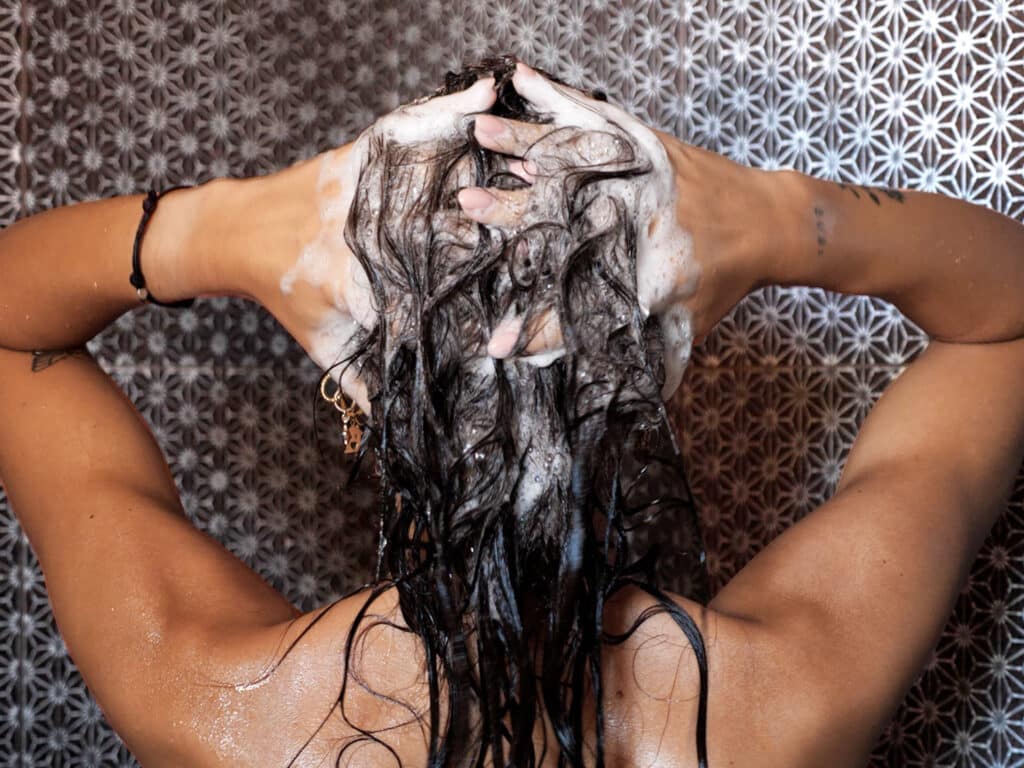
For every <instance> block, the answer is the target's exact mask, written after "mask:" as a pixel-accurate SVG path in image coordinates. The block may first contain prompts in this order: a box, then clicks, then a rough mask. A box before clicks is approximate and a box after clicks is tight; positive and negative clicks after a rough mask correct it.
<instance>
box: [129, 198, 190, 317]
mask: <svg viewBox="0 0 1024 768" xmlns="http://www.w3.org/2000/svg"><path fill="white" fill-rule="evenodd" d="M187 186H188V185H187V184H183V185H181V186H178V187H171V188H170V189H165V190H164V191H163V192H160V193H157V191H156V190H154V189H151V190H149V194H148V195H146V199H145V200H143V201H142V220H141V221H139V228H138V229H137V230H136V232H135V244H134V245H133V246H132V273H131V275H130V276H129V277H128V281H129V282H130V283H131V284H132V286H134V288H135V293H136V294H138V297H139V300H140V301H145V302H148V303H150V304H156V305H158V306H161V307H170V308H171V309H187V308H188V307H191V306H192V305H193V304H194V303H195V299H182V300H181V301H170V302H166V301H160V300H159V299H158V298H156V297H155V296H153V294H151V293H150V292H149V289H148V288H146V278H145V277H143V275H142V261H141V260H140V257H139V254H140V252H141V251H142V236H143V235H144V234H145V233H146V227H147V226H148V225H149V220H150V219H151V218H153V212H154V211H155V210H156V204H157V203H158V202H159V201H160V198H161V197H163V196H164V195H166V194H168V193H169V192H174V191H175V190H177V189H184V188H185V187H187Z"/></svg>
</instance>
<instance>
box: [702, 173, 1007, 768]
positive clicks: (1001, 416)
mask: <svg viewBox="0 0 1024 768" xmlns="http://www.w3.org/2000/svg"><path fill="white" fill-rule="evenodd" d="M775 178H776V179H777V180H778V181H777V187H776V194H777V196H778V199H779V200H782V201H784V203H785V204H784V205H783V206H782V207H781V210H783V211H788V212H789V213H788V215H787V216H784V217H780V218H779V219H777V220H776V222H777V223H778V226H779V228H780V231H781V232H783V233H784V237H783V239H784V241H785V242H788V243H789V246H788V247H786V248H783V249H781V250H780V251H778V252H776V253H774V254H770V255H766V256H765V257H763V258H762V261H761V262H760V263H761V265H762V266H761V267H760V269H761V273H760V277H758V278H757V280H756V281H755V282H757V283H766V282H783V283H795V284H803V285H812V286H821V287H825V288H829V289H833V290H838V291H843V292H847V293H871V294H875V295H879V296H882V297H884V298H887V299H889V300H891V301H893V302H894V303H895V304H896V306H897V307H898V308H899V309H900V310H902V311H903V312H904V313H905V314H906V315H908V316H909V317H911V318H912V319H913V320H915V321H916V322H918V323H919V324H920V325H921V326H922V327H923V328H924V329H925V330H926V331H927V332H928V333H929V334H930V335H931V336H934V337H937V338H943V339H955V340H958V341H966V340H969V341H977V342H991V343H946V342H940V341H933V342H932V343H931V344H930V346H929V348H928V350H927V351H926V352H924V353H923V354H922V355H920V356H919V357H918V358H917V359H916V360H915V361H914V362H913V363H912V364H911V365H910V366H909V367H908V368H907V369H906V370H905V371H904V372H903V373H902V375H900V376H899V378H898V379H897V380H896V381H895V382H894V383H893V384H892V385H891V386H890V387H889V389H888V390H887V391H886V392H885V394H884V395H883V396H882V398H881V400H880V401H879V403H878V404H877V406H876V407H875V408H874V409H873V410H872V411H871V413H870V414H869V416H868V418H867V420H866V422H865V423H864V425H863V427H862V429H861V431H860V434H859V435H858V437H857V440H856V443H855V444H854V447H853V450H852V451H851V453H850V455H849V458H848V460H847V462H846V465H845V467H844V471H843V475H842V479H841V481H840V483H839V487H838V490H837V492H836V494H835V495H834V496H833V498H832V499H831V500H830V501H829V502H828V503H826V504H824V505H823V506H822V507H820V508H819V509H817V510H815V511H814V512H813V513H811V514H810V515H808V516H807V517H805V518H804V519H803V520H801V521H799V522H798V523H797V524H795V525H794V526H793V527H791V528H790V529H789V530H787V531H786V532H784V533H783V534H782V535H780V536H779V537H778V538H776V539H775V540H774V541H772V542H771V543H770V544H769V545H768V546H767V547H766V548H765V549H764V550H763V551H762V552H760V553H759V554H758V555H757V556H756V557H754V558H753V560H751V562H749V563H748V564H747V565H746V566H745V567H744V568H743V569H742V570H741V571H740V572H739V573H738V574H737V575H736V576H735V577H734V578H733V579H732V580H731V581H730V582H729V583H728V584H727V585H726V586H725V587H724V588H723V589H722V590H721V591H720V592H719V593H718V595H716V596H715V599H714V600H713V601H712V604H711V605H712V607H714V608H716V609H717V610H720V611H723V612H725V613H728V614H731V615H736V616H743V617H747V618H749V619H750V620H751V621H754V622H756V623H757V624H759V625H760V626H762V627H763V628H764V629H765V631H766V632H767V633H768V635H769V636H770V637H771V638H772V643H773V647H774V648H776V649H777V654H776V655H775V658H776V659H777V663H776V664H775V665H774V666H773V667H772V668H770V669H769V668H766V669H764V670H763V672H764V679H765V681H766V684H767V685H769V686H771V685H773V684H774V685H777V686H778V688H777V691H778V693H777V695H778V698H779V701H778V705H779V707H782V706H784V705H785V702H787V701H793V700H795V699H802V700H804V701H807V702H811V706H810V707H809V711H812V712H813V711H817V712H819V713H820V715H819V716H818V717H819V719H818V720H817V721H816V722H807V723H805V724H806V728H805V729H804V731H805V734H804V735H803V736H802V737H800V738H799V739H798V741H801V742H802V743H801V745H800V746H801V749H802V753H803V754H805V755H807V754H808V753H811V754H815V755H816V756H817V757H816V758H812V760H811V763H810V764H829V765H836V766H840V765H849V766H859V765H863V764H864V762H865V760H866V759H867V754H868V752H869V751H870V749H871V748H872V746H873V745H874V743H875V740H876V738H877V735H878V733H879V731H880V730H881V729H882V728H883V727H884V725H885V723H886V722H887V720H888V719H889V718H890V717H891V715H892V712H893V711H894V710H895V708H896V707H897V706H898V704H899V702H900V701H901V700H902V698H903V696H904V695H905V693H906V691H907V689H908V688H909V686H910V685H911V684H912V682H913V680H914V679H915V678H916V676H917V675H918V674H919V673H920V670H921V669H922V667H923V665H924V664H925V662H926V661H927V658H928V655H929V653H930V652H931V650H932V649H933V648H934V646H935V643H936V642H937V640H938V638H939V634H940V632H941V630H942V628H943V626H944V625H945V623H946V622H947V621H948V618H949V615H950V612H951V611H952V609H953V606H954V603H955V601H956V597H957V594H958V592H959V590H960V588H961V586H962V584H963V582H964V579H965V578H966V575H967V572H968V570H969V568H970V564H971V562H972V561H973V560H974V557H975V556H976V554H977V551H978V549H979V548H980V546H981V545H982V543H983V541H984V539H985V537H986V536H987V534H988V532H989V530H990V529H991V527H992V525H993V524H994V522H995V521H996V519H997V518H998V517H999V515H1000V514H1001V512H1002V511H1003V509H1004V506H1005V501H1006V499H1007V496H1008V495H1009V493H1010V490H1011V488H1012V483H1013V479H1014V476H1015V473H1016V471H1017V470H1018V469H1019V467H1020V462H1021V458H1022V456H1024V397H1022V395H1021V387H1020V382H1021V381H1022V380H1024V339H1021V338H1020V337H1021V335H1022V333H1024V302H1022V301H1021V299H1020V297H1021V296H1024V227H1022V226H1021V225H1020V224H1018V223H1016V222H1014V221H1012V220H1010V219H1008V218H1007V217H1005V216H1001V215H999V214H997V213H995V212H993V211H990V210H988V209H985V208H982V207H980V206H976V205H972V204H969V203H966V202H962V201H958V200H954V199H950V198H946V197H943V196H940V195H936V194H929V193H920V192H912V191H908V190H885V189H877V188H866V187H860V186H851V185H840V184H836V183H833V182H828V181H822V180H819V179H815V178H812V177H809V176H805V175H802V174H799V173H796V172H781V173H778V174H776V176H775ZM1006 339H1012V340H1009V341H999V340H1006ZM815 759H817V760H818V762H814V760H815Z"/></svg>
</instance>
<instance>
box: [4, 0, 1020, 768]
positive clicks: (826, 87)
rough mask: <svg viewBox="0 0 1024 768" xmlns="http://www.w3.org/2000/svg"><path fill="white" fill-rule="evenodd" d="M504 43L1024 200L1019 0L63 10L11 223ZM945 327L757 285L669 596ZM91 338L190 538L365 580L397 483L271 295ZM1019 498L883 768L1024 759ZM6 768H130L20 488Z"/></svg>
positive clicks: (283, 138) (761, 536) (836, 465)
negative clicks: (355, 461) (72, 651)
mask: <svg viewBox="0 0 1024 768" xmlns="http://www.w3.org/2000/svg"><path fill="white" fill-rule="evenodd" d="M506 50H511V51H514V52H516V53H518V54H519V55H520V56H522V57H523V58H525V59H527V60H529V61H531V62H533V63H535V64H537V65H539V66H542V67H545V68H547V69H550V70H552V71H554V72H556V73H558V74H559V75H561V76H563V77H565V78H566V79H568V80H570V81H575V82H579V83H581V84H586V85H588V86H590V87H593V88H598V89H601V90H604V91H605V92H607V93H608V95H609V97H610V98H611V99H612V100H614V101H616V102H618V103H620V104H622V105H624V106H625V107H627V108H629V109H630V110H631V111H633V112H635V113H636V114H638V115H639V116H641V117H642V118H644V119H645V120H647V121H648V122H650V123H651V124H653V125H656V126H657V127H659V128H662V129H664V130H668V131H671V132H673V133H675V134H677V135H679V136H681V137H682V138H684V139H685V140H687V141H689V142H691V143H693V144H697V145H700V146H702V147H706V148H709V149H713V150H715V151H719V152H722V153H724V154H726V155H728V156H730V157H732V158H733V159H735V160H737V161H739V162H743V163H746V164H749V165H753V166H757V167H762V168H779V167H787V166H788V167H793V168H797V169H799V170H802V171H805V172H808V173H812V174H814V175H817V176H822V177H826V178H833V179H841V180H849V181H855V182H860V183H870V184H886V185H894V186H905V187H909V188H912V189H922V190H932V191H939V192H943V193H945V194H950V195H953V196H956V197H959V198H963V199H967V200H971V201H973V202H976V203H979V204H984V205H987V206H990V207H992V208H994V209H996V210H999V211H1001V212H1003V213H1006V214H1007V215H1010V216H1013V217H1015V218H1018V219H1020V218H1022V216H1024V170H1022V169H1024V6H1022V5H1021V3H1020V2H1019V0H977V1H976V2H971V3H965V2H961V1H960V0H884V1H883V2H876V1H875V0H852V1H851V2H847V3H838V2H836V1H835V0H703V1H702V2H694V1H693V0H686V1H684V2H679V1H678V0H635V1H634V0H629V1H625V0H624V1H623V2H610V1H609V0H597V1H590V2H584V1H583V0H561V1H559V2H551V1H549V0H493V2H490V3H486V4H483V3H471V2H468V1H467V0H444V1H442V0H423V2H417V3H407V2H387V1H383V0H382V1H381V2H369V0H352V1H349V0H325V1H324V2H319V3H312V2H300V1H299V0H244V1H243V2H225V1H224V0H188V1H187V2H173V3H172V2H166V0H50V1H49V2H46V3H30V2H9V3H7V4H5V5H4V7H3V8H0V223H3V224H5V223H8V222H10V221H12V220H13V219H15V218H17V217H18V216H23V215H27V214H29V213H32V212H35V211H39V210H44V209H47V208H51V207H54V206H57V205H64V204H67V203H72V202H76V201H80V200H88V199H94V198H100V197H106V196H109V195H114V194H121V193H127V192H135V191H141V190H145V189H146V188H148V187H150V186H153V185H156V186H167V185H171V184H180V183H190V182H201V181H205V180H207V179H209V178H212V177H216V176H223V175H237V176H243V175H254V174H264V173H270V172H273V171H274V170H276V169H278V168H281V167H283V166H286V165H288V164H290V163H292V162H294V161H296V160H299V159H302V158H305V157H309V156H311V155H313V154H315V153H316V152H318V151H321V150H323V149H326V148H327V147H329V146H332V145H335V144H337V143H340V142H342V141H345V140H348V139H351V138H352V137H354V136H355V135H356V134H357V133H358V131H359V130H361V129H362V128H363V127H365V126H366V125H367V124H368V123H369V122H370V121H371V120H372V119H373V118H374V117H375V116H377V115H379V114H381V113H383V112H385V111H387V110H389V109H391V108H393V107H394V106H396V105H397V104H399V103H401V102H403V101H406V100H408V99H409V98H412V97H414V96H418V95H420V94H422V93H424V92H426V91H428V90H430V89H432V88H433V87H435V85H436V84H437V83H438V82H439V80H440V78H441V76H442V75H443V73H444V71H445V70H446V69H449V68H452V67H456V66H458V65H459V63H460V62H462V61H466V60H472V59H475V58H477V57H479V56H481V55H483V54H485V53H490V52H501V51H506ZM926 344H927V338H926V336H925V335H924V334H923V333H922V332H921V330H920V329H919V328H917V327H916V326H915V325H914V324H913V323H911V322H910V321H909V320H907V319H906V318H904V317H903V316H902V315H900V313H899V312H898V311H896V310H895V308H894V307H892V306H891V305H889V304H886V303H885V302H883V301H880V300H877V299H871V298H866V297H853V296H842V295H839V294H835V293H829V292H826V291H821V290H818V289H810V288H801V287H787V288H781V287H769V288H765V289H762V290H760V291H758V292H756V293H754V294H752V295H751V296H749V297H748V298H747V299H746V300H744V301H743V302H741V303H740V304H739V305H738V306H737V307H736V308H735V309H734V310H733V311H732V312H731V313H730V314H729V316H728V317H726V318H725V319H724V320H723V322H722V323H720V324H719V326H718V328H717V329H716V331H715V332H714V333H713V334H712V335H711V336H710V337H709V338H708V340H707V341H706V343H705V344H704V345H703V346H702V347H701V348H700V349H698V350H695V354H694V358H693V360H692V362H691V365H690V367H689V369H688V371H687V373H686V377H685V379H684V384H683V387H682V388H681V389H680V392H679V394H678V395H677V397H676V399H675V401H674V402H673V404H672V409H673V412H674V414H675V416H676V418H677V422H678V424H679V426H680V447H681V450H682V453H683V456H684V459H685V462H686V467H687V472H688V475H689V480H690V485H691V487H692V492H693V496H694V499H695V502H696V505H697V508H698V510H699V514H700V527H699V528H698V527H697V526H696V525H694V523H693V521H687V520H667V519H666V520H660V521H658V522H657V523H656V524H655V525H656V528H655V530H654V531H652V534H653V535H656V536H657V537H658V538H659V540H661V541H664V542H666V543H667V549H668V550H669V551H673V552H686V553H688V555H689V558H688V559H685V558H684V559H682V560H679V561H678V562H679V570H678V571H674V572H672V573H668V574H666V576H667V582H668V586H670V587H673V588H675V589H677V590H678V591H682V592H684V593H688V594H694V595H705V596H706V594H707V592H708V591H710V593H712V594H713V593H714V592H715V590H717V589H718V588H720V587H721V585H722V584H723V583H725V582H726V581H727V580H728V579H729V578H730V577H731V576H732V575H733V574H735V573H736V572H737V571H738V570H739V569H740V568H742V566H743V565H744V564H745V563H746V562H748V561H749V560H750V558H751V557H753V556H754V555H755V554H756V553H757V552H758V551H760V549H761V548H762V547H763V546H764V545H765V544H766V543H767V542H768V541H770V540H771V539H772V538H774V537H775V536H776V535H778V534H779V533H780V532H782V531H783V530H785V529H786V528H787V527H788V526H790V525H792V524H793V523H794V522H796V521H797V520H799V519H800V518H801V517H803V516H804V515H805V514H807V513H808V512H810V511H811V510H813V509H814V508H815V507H816V506H818V505H819V504H821V503H822V502H823V501H824V500H826V499H827V498H828V497H829V496H830V494H831V493H832V492H833V490H834V488H835V485H836V482H837V480H838V477H839V473H840V472H841V469H842V466H843V462H844V461H845V458H846V455H847V453H848V452H849V449H850V446H851V444H852V442H853V439H854V437H855V435H856V432H857V429H858V427H859V425H860V424H861V423H862V421H863V419H864V417H865V416H866V414H867V412H868V411H869V410H870V408H871V406H872V404H873V403H874V402H875V400H877V398H878V397H879V396H880V394H881V393H882V391H883V390H884V389H885V387H886V386H887V385H888V383H890V382H891V381H892V379H893V378H894V377H895V376H896V375H898V374H899V372H900V371H901V370H902V368H903V366H905V365H906V364H907V363H908V362H909V361H911V360H912V359H913V358H914V357H915V356H916V355H917V354H918V353H919V352H920V351H921V350H922V349H923V348H924V347H925V346H926ZM91 348H92V350H93V352H94V354H95V355H96V356H97V358H98V359H99V360H100V361H101V363H102V364H103V365H104V367H105V368H106V369H107V370H109V371H110V372H111V373H112V374H113V375H114V376H115V378H116V379H117V380H118V382H119V383H120V384H121V386H122V387H124V389H125V391H126V392H127V393H128V394H129V396H130V397H131V398H132V399H133V400H134V402H135V403H136V404H137V405H138V406H139V408H140V409H141V410H142V412H143V414H144V415H145V417H146V418H147V419H148V420H149V421H150V423H151V424H152V425H153V428H154V432H155V434H156V435H157V437H158V439H159V440H160V443H161V445H162V447H163V449H164V451H165V453H166V455H167V456H168V459H169V461H170V464H171V467H172V469H173V471H174V473H175V477H176V480H177V482H178V484H179V487H180V490H181V494H182V499H183V502H184V505H185V509H186V511H187V513H188V514H189V516H190V517H191V519H192V520H193V521H194V522H195V524H196V525H197V526H199V527H200V528H201V529H203V530H205V531H207V532H208V533H210V535H212V536H214V537H215V538H217V539H218V540H219V541H221V542H223V543H224V544H225V545H226V546H227V547H228V548H229V549H230V550H231V551H233V552H234V553H235V554H237V555H238V556H239V557H240V558H242V559H243V560H245V561H246V562H247V563H249V564H250V565H252V566H253V567H254V568H255V569H256V570H257V571H258V572H259V573H260V574H261V575H262V576H264V577H265V578H266V579H267V580H268V581H270V582H271V583H272V584H273V585H274V586H275V587H278V588H280V589H282V590H283V591H284V592H285V594H286V595H287V596H288V597H289V598H290V599H292V600H294V601H296V602H297V603H298V604H300V605H301V606H303V607H307V608H308V607H313V606H315V605H318V604H321V603H323V602H325V601H326V600H329V599H330V598H331V597H333V596H335V595H338V594H340V593H343V592H345V591H347V590H348V589H351V588H353V587H355V586H357V585H359V584H360V583H362V582H363V581H365V580H366V579H367V578H369V576H370V574H371V573H372V567H373V559H374V552H375V541H374V538H375V537H374V531H375V530H376V528H375V526H374V524H373V522H374V521H373V512H372V510H373V506H374V500H375V498H374V490H373V489H372V487H370V485H369V483H366V482H364V483H361V484H359V485H357V487H356V488H354V489H351V488H350V489H344V488H342V480H343V478H344V476H345V465H344V463H343V462H342V461H341V460H340V458H339V452H338V450H339V449H338V440H337V437H338V436H337V434H336V433H335V432H334V431H333V430H332V429H331V426H330V425H331V423H332V422H331V421H330V420H329V417H330V413H329V412H328V411H327V410H326V409H325V407H324V406H323V405H322V404H320V403H318V402H317V400H316V398H315V384H316V379H317V376H316V370H315V368H314V366H313V365H312V363H310V361H309V360H308V359H307V358H306V357H305V355H304V354H303V352H302V351H301V349H299V348H298V347H297V346H296V345H295V344H294V342H292V341H291V340H290V338H289V337H288V336H287V334H286V333H285V332H284V331H283V329H281V328H280V327H279V326H278V325H277V324H276V323H275V322H274V320H273V319H272V318H271V317H270V316H269V315H268V314H267V313H265V312H263V311H262V310H261V309H259V308H257V307H255V306H254V305H252V304H248V303H246V302H243V301H241V300H233V299H232V300H228V299H217V300H201V301H199V302H197V303H196V304H195V306H194V307H193V308H192V309H190V310H187V311H182V312H162V311H160V310H154V309H144V310H139V311H137V312H135V313H133V314H131V315H129V316H126V317H124V318H122V319H121V320H120V321H118V322H117V323H115V325H114V326H113V327H112V328H110V329H109V330H108V331H107V332H105V333H104V334H102V335H101V336H99V337H98V338H97V339H95V340H94V341H93V342H92V344H91ZM316 425H318V426H319V427H320V430H319V432H320V438H319V440H317V439H316V438H315V437H314V427H315V426H316ZM1022 501H1024V478H1022V479H1019V480H1018V487H1017V489H1016V491H1015V493H1014V496H1013V499H1012V501H1011V503H1010V504H1009V507H1008V511H1007V513H1006V515H1005V516H1004V517H1003V518H1002V519H1001V520H1000V522H999V523H998V524H997V525H996V527H995V528H994V529H993V531H992V533H991V535H990V536H989V538H988V540H987V541H986V543H985V545H984V546H983V548H982V550H981V552H980V554H979V556H978V558H977V561H976V562H975V564H974V567H973V568H972V569H971V572H970V576H969V579H968V581H967V583H966V584H965V585H964V588H963V590H962V593H961V595H960V599H959V601H958V603H957V605H956V608H955V610H954V612H953V614H952V616H951V617H950V620H949V622H948V624H947V626H946V629H945V630H944V632H943V636H942V639H941V640H940V642H939V644H938V646H937V647H936V649H935V652H934V653H933V655H932V658H931V661H930V662H929V664H928V666H927V668H926V669H925V670H924V671H923V672H922V674H921V676H920V678H919V680H918V681H917V682H916V683H915V685H914V686H913V687H912V688H911V690H910V691H909V693H908V695H907V697H906V699H905V701H904V703H903V704H902V705H901V707H900V708H899V710H898V711H897V712H896V713H894V717H893V719H892V721H891V723H890V724H889V726H888V728H887V729H886V731H885V733H884V734H883V735H882V737H881V738H880V740H879V743H878V745H877V748H876V750H875V753H874V755H873V758H872V765H876V766H926V765H931V766H1018V765H1024V736H1022V734H1024V509H1022ZM7 764H10V765H15V764H20V765H48V766H64V765H75V766H77V765H132V764H134V763H133V761H132V758H131V756H130V755H129V754H128V752H127V750H125V748H124V747H123V746H122V745H121V743H120V741H119V740H118V739H117V737H116V736H115V735H114V734H113V732H112V731H111V730H110V729H109V728H108V727H107V726H106V724H105V723H104V721H103V718H102V716H101V714H100V712H99V710H98V708H97V707H96V704H95V702H94V701H93V700H92V698H91V697H90V696H89V694H88V691H87V690H86V689H85V687H84V686H83V684H82V681H81V679H80V677H79V676H78V674H77V672H76V670H75V668H74V665H73V664H72V663H71V661H70V659H69V658H68V656H67V652H66V649H65V648H64V646H63V643H62V642H61V640H60V636H59V634H58V633H57V631H56V628H55V626H54V624H53V618H52V615H51V613H50V609H49V603H48V600H47V597H46V592H45V586H44V584H43V581H42V577H41V574H40V573H39V570H38V565H37V563H36V562H35V559H34V557H33V556H32V553H31V550H30V548H29V547H28V545H27V542H26V541H25V540H24V537H23V535H22V534H21V532H20V529H19V528H18V526H17V523H16V521H15V520H14V517H13V515H12V514H11V511H10V510H9V509H8V508H7V506H6V503H5V501H4V500H3V498H2V496H0V765H7Z"/></svg>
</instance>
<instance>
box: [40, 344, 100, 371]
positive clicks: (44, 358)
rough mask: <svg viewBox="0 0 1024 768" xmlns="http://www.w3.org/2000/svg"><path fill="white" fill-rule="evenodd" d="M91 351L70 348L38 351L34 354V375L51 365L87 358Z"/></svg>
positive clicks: (83, 348) (82, 348)
mask: <svg viewBox="0 0 1024 768" xmlns="http://www.w3.org/2000/svg"><path fill="white" fill-rule="evenodd" d="M88 355H89V351H88V350H87V349H86V348H85V347H69V348H67V349H37V350H35V351H33V352H32V373H37V372H39V371H44V370H46V369H47V368H49V367H50V366H51V365H56V364H57V363H59V362H60V361H61V360H66V359H67V358H69V357H87V356H88Z"/></svg>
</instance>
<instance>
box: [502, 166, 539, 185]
mask: <svg viewBox="0 0 1024 768" xmlns="http://www.w3.org/2000/svg"><path fill="white" fill-rule="evenodd" d="M508 169H509V171H510V172H512V173H514V174H515V175H516V176H518V177H519V178H520V179H522V180H523V181H525V182H528V183H530V184H533V182H535V181H536V180H537V173H538V170H537V166H536V165H535V164H534V162H533V161H532V160H513V161H512V162H510V163H509V164H508Z"/></svg>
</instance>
